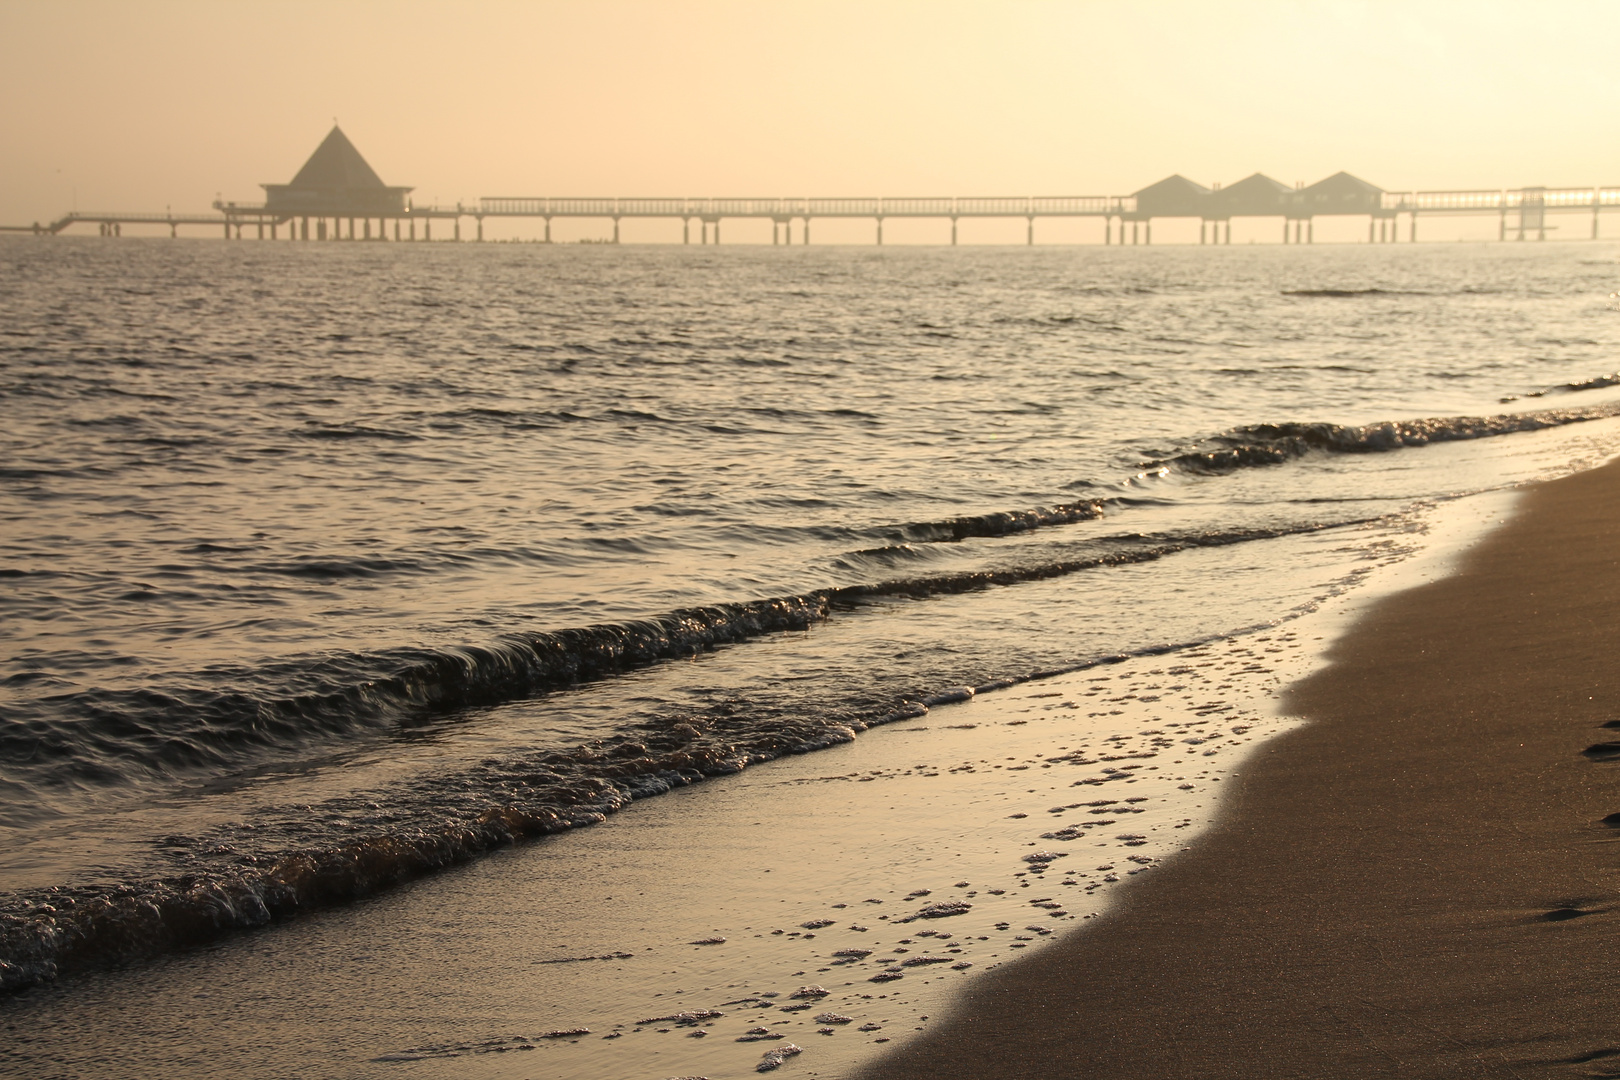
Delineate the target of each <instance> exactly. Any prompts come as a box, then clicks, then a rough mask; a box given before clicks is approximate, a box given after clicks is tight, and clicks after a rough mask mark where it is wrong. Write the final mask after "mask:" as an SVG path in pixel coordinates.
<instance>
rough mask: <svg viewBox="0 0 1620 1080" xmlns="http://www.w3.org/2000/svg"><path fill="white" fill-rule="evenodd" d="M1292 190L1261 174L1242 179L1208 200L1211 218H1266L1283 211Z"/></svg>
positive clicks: (1292, 192)
mask: <svg viewBox="0 0 1620 1080" xmlns="http://www.w3.org/2000/svg"><path fill="white" fill-rule="evenodd" d="M1293 194H1294V189H1293V188H1291V187H1289V186H1288V185H1287V184H1284V183H1283V182H1281V181H1280V180H1273V179H1272V178H1271V177H1269V176H1267V175H1266V174H1265V173H1255V174H1254V175H1253V176H1246V177H1244V178H1243V179H1242V180H1239V181H1238V182H1237V183H1235V184H1231V185H1229V186H1227V187H1223V188H1221V189H1220V190H1219V191H1217V192H1215V193H1214V194H1213V195H1212V196H1210V200H1209V201H1210V208H1209V216H1210V217H1212V218H1232V217H1269V216H1271V215H1274V214H1282V213H1284V212H1285V211H1286V204H1287V199H1288V197H1289V196H1291V195H1293Z"/></svg>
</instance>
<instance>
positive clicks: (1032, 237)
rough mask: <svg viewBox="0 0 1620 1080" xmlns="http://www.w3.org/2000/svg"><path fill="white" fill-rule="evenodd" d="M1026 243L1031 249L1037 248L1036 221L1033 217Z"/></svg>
mask: <svg viewBox="0 0 1620 1080" xmlns="http://www.w3.org/2000/svg"><path fill="white" fill-rule="evenodd" d="M1025 243H1026V244H1027V245H1028V246H1029V247H1034V246H1035V219H1034V218H1033V217H1031V218H1030V219H1029V231H1028V233H1027V234H1026V240H1025Z"/></svg>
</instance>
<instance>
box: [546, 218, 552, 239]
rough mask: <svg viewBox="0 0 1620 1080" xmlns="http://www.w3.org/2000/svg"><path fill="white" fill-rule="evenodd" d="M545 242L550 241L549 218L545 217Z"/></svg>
mask: <svg viewBox="0 0 1620 1080" xmlns="http://www.w3.org/2000/svg"><path fill="white" fill-rule="evenodd" d="M546 243H548V244H549V243H551V219H550V218H549V217H548V218H546Z"/></svg>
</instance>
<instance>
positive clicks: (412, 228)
mask: <svg viewBox="0 0 1620 1080" xmlns="http://www.w3.org/2000/svg"><path fill="white" fill-rule="evenodd" d="M409 228H410V240H411V243H413V244H414V243H416V219H415V218H411V221H410V226H409Z"/></svg>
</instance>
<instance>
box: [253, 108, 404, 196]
mask: <svg viewBox="0 0 1620 1080" xmlns="http://www.w3.org/2000/svg"><path fill="white" fill-rule="evenodd" d="M259 186H260V187H262V188H264V194H265V203H264V212H265V213H267V214H273V215H278V216H279V215H291V216H299V217H302V216H306V215H307V216H311V217H316V216H331V217H339V218H342V217H358V218H365V217H377V216H387V217H393V216H396V215H400V214H404V213H406V210H407V207H406V202H405V197H406V196H407V195H409V194H410V192H411V189H410V188H408V187H390V186H388V185H387V184H385V183H383V182H382V177H380V176H378V175H377V172H376V170H375V169H373V168H372V167H371V166H370V165H368V164H366V159H365V158H363V157H361V156H360V151H358V150H356V149H355V148H354V143H352V142H350V141H349V137H348V136H347V135H345V134H343V131H342V130H341V129H340V128H339V127H338V126H337V125H336V124H334V125H333V126H332V130H331V131H330V132H329V133H328V134H327V136H326V138H325V139H323V140H322V141H321V145H320V146H318V147H316V148H315V152H314V153H313V154H311V155H310V156H309V160H308V161H306V162H304V167H303V168H302V169H299V170H298V175H297V176H294V177H293V178H292V183H290V184H261V185H259Z"/></svg>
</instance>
